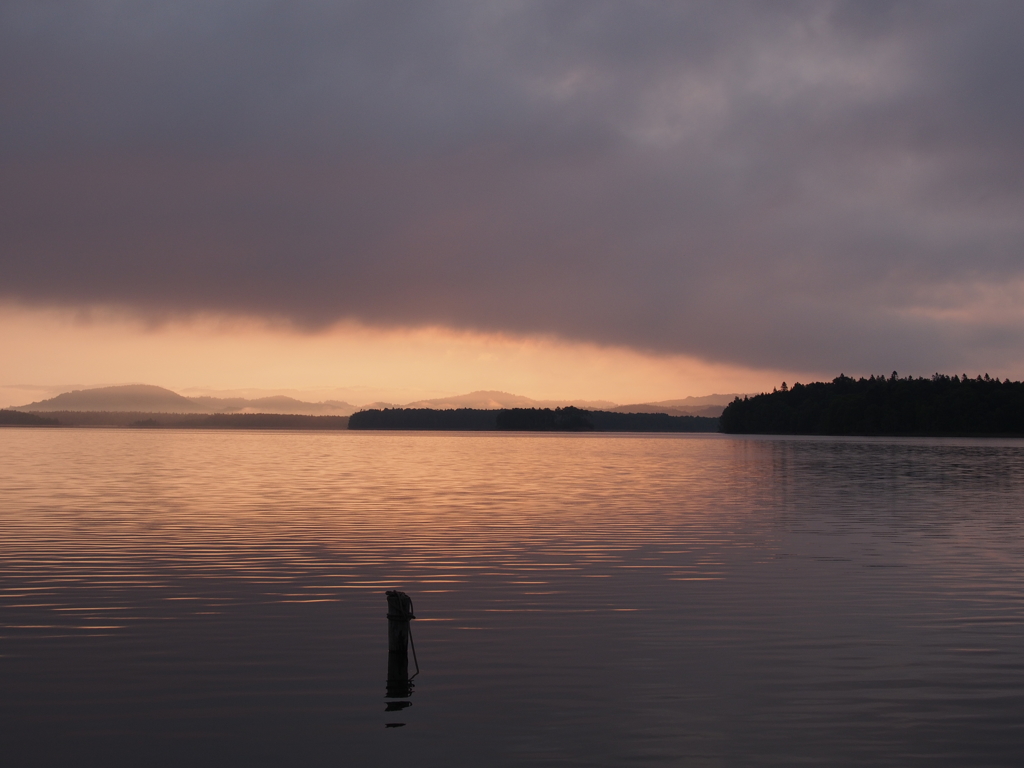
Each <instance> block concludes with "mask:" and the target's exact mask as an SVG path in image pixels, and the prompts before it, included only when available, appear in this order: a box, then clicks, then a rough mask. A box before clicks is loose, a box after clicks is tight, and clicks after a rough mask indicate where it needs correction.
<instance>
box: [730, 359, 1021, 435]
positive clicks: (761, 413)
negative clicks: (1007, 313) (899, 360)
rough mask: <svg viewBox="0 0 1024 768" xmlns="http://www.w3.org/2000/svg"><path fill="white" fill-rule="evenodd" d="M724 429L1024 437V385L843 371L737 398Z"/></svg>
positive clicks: (981, 378)
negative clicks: (855, 374) (825, 378)
mask: <svg viewBox="0 0 1024 768" xmlns="http://www.w3.org/2000/svg"><path fill="white" fill-rule="evenodd" d="M721 425H722V431H723V432H729V433H733V434H739V433H745V434H794V435H1022V434H1024V383H1022V382H1018V381H1009V380H1008V379H1007V380H1004V381H1000V380H999V379H993V378H991V377H990V376H989V375H988V374H987V373H986V374H984V375H979V376H977V377H975V378H973V379H972V378H970V377H968V376H967V375H966V374H965V375H963V376H955V375H954V376H946V375H943V374H938V373H936V374H935V375H933V376H932V377H931V378H929V379H925V378H917V379H914V378H911V377H906V378H900V377H899V375H898V374H897V373H896V371H893V373H892V375H891V376H889V377H885V376H871V377H870V378H866V379H865V378H860V379H852V378H850V377H849V376H844V375H842V374H840V375H839V376H838V377H836V378H835V379H833V380H832V381H831V382H814V383H812V384H799V383H797V384H794V385H793V386H792V387H787V386H786V384H785V382H783V384H782V388H781V389H778V390H775V391H773V392H771V393H769V394H762V395H756V396H754V397H746V398H743V399H739V398H737V399H736V400H734V401H733V402H732V403H730V404H729V405H728V406H727V407H726V409H725V411H724V412H723V413H722V417H721Z"/></svg>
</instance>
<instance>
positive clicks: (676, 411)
mask: <svg viewBox="0 0 1024 768" xmlns="http://www.w3.org/2000/svg"><path fill="white" fill-rule="evenodd" d="M608 410H609V411H612V412H614V413H665V414H668V415H669V416H707V417H709V418H717V417H718V416H721V415H722V411H723V410H725V405H694V406H675V405H659V404H658V403H637V404H636V405H617V406H615V407H614V408H609V409H608Z"/></svg>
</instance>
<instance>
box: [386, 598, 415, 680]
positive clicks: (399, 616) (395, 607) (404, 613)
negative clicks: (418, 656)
mask: <svg viewBox="0 0 1024 768" xmlns="http://www.w3.org/2000/svg"><path fill="white" fill-rule="evenodd" d="M386 594H387V597H388V689H387V696H388V697H389V698H396V699H404V698H408V697H409V696H411V695H412V686H413V684H412V680H411V679H410V678H409V621H410V620H412V619H415V618H416V617H415V616H414V615H413V612H412V599H411V598H410V597H409V596H408V595H407V594H405V592H399V591H398V590H396V589H392V590H389V591H388V592H387V593H386ZM417 667H418V665H417ZM417 671H419V670H418V669H417Z"/></svg>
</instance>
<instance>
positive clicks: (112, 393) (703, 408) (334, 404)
mask: <svg viewBox="0 0 1024 768" xmlns="http://www.w3.org/2000/svg"><path fill="white" fill-rule="evenodd" d="M735 397H737V395H734V394H731V395H706V396H703V397H686V398H683V399H681V400H662V401H660V402H654V403H636V404H633V405H616V404H615V403H612V402H609V401H607V400H564V401H562V400H533V399H531V398H529V397H523V396H522V395H513V394H510V393H508V392H498V391H494V390H486V391H478V392H470V393H469V394H466V395H457V396H455V397H443V398H437V399H434V400H417V401H415V402H412V403H404V404H396V403H370V404H368V405H364V406H362V407H357V406H354V405H352V404H351V403H346V402H342V401H340V400H325V401H323V402H319V403H308V402H304V401H302V400H297V399H295V398H293V397H284V396H275V397H260V398H253V399H249V398H244V397H185V396H183V395H179V394H178V393H177V392H173V391H171V390H169V389H165V388H163V387H156V386H153V385H150V384H129V385H125V386H117V387H98V388H96V389H76V390H74V391H72V392H64V393H63V394H60V395H57V396H56V397H51V398H50V399H48V400H40V401H39V402H35V403H29V404H28V405H22V406H18V407H16V408H14V409H12V410H17V411H23V412H30V413H50V412H56V411H109V412H133V413H197V414H199V413H201V414H215V413H279V414H292V415H299V416H350V415H351V414H353V413H355V412H356V411H359V410H369V409H372V408H433V409H437V410H445V409H449V408H479V409H484V410H497V409H501V408H558V407H565V406H569V405H573V406H576V407H577V408H584V409H587V410H601V411H614V412H618V413H667V414H669V415H670V416H719V415H721V413H722V410H723V408H724V407H725V406H726V405H728V404H729V403H730V402H732V400H733V399H734V398H735Z"/></svg>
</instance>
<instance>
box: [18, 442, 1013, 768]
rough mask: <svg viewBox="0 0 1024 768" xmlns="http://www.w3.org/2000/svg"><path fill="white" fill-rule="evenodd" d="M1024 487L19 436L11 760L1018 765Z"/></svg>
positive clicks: (928, 453) (760, 457) (821, 472)
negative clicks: (410, 673) (390, 631)
mask: <svg viewBox="0 0 1024 768" xmlns="http://www.w3.org/2000/svg"><path fill="white" fill-rule="evenodd" d="M1022 499H1024V442H1022V441H1010V440H985V441H982V440H897V439H810V438H808V439H794V438H790V439H768V438H765V439H758V438H741V437H740V438H735V437H725V436H720V435H703V436H701V435H657V436H648V435H593V434H591V435H551V434H548V435H527V434H514V435H509V434H502V435H497V434H479V433H477V434H450V433H449V434H443V433H364V432H339V433H299V432H293V433H267V432H229V431H223V432H217V431H171V430H168V431H134V430H113V429H112V430H102V429H63V430H42V429H36V430H32V429H6V430H3V431H0V744H2V747H0V750H2V752H3V755H4V757H3V758H0V762H3V764H4V765H11V766H18V765H58V764H59V765H89V764H94V765H104V766H113V765H335V766H336V765H344V766H376V765H388V764H403V765H410V766H502V765H509V766H512V765H516V766H518V765H532V766H569V765H573V766H575V765H580V766H584V765H585V766H592V765H593V766H631V765H643V766H660V765H688V766H733V765H800V764H806V765H826V764H827V765H833V766H835V765H864V764H871V765H892V766H906V765H922V766H924V765H927V766H939V765H950V766H954V765H955V766H963V765H973V766H979V765H1007V766H1009V765H1020V764H1022V763H1024V579H1022V576H1024V514H1022ZM392 588H399V589H403V590H405V591H406V592H408V593H409V594H410V595H411V596H412V598H413V600H414V601H415V610H416V615H417V616H418V618H417V619H416V620H415V621H414V622H412V626H413V636H414V641H415V648H416V652H417V659H418V662H419V666H420V668H421V673H420V674H419V675H418V676H417V677H416V678H415V680H414V684H415V688H414V692H413V694H412V695H411V697H410V698H408V699H407V700H405V703H411V705H412V706H406V707H404V708H399V707H396V706H394V705H395V704H396V702H395V701H394V700H389V699H386V698H385V693H386V690H385V684H386V677H387V668H388V652H387V620H386V619H385V614H386V611H387V605H386V601H385V597H384V591H385V590H386V589H392ZM401 703H402V702H398V704H399V705H400V704H401ZM389 704H390V706H389ZM386 709H390V710H391V711H386ZM399 724H402V725H399ZM388 725H390V726H393V727H386V726H388Z"/></svg>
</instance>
